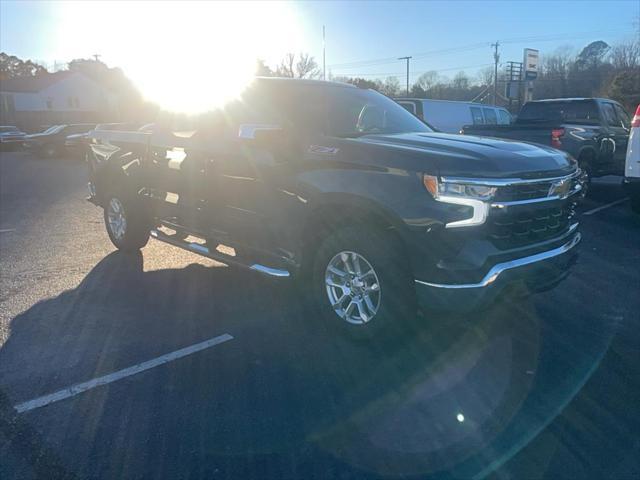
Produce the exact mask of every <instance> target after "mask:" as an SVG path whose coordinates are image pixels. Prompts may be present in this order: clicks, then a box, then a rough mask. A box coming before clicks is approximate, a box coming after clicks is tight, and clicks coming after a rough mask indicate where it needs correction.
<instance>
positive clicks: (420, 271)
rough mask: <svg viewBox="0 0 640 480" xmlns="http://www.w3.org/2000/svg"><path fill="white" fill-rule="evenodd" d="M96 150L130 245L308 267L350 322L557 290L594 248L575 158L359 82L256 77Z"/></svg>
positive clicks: (314, 285) (300, 270) (288, 271)
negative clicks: (231, 95) (188, 116)
mask: <svg viewBox="0 0 640 480" xmlns="http://www.w3.org/2000/svg"><path fill="white" fill-rule="evenodd" d="M89 146H90V151H89V152H88V158H87V160H88V165H89V177H90V183H89V190H90V193H91V196H90V200H91V201H92V202H94V203H95V204H97V205H99V206H101V207H103V208H104V219H105V225H106V228H107V232H108V234H109V237H110V238H111V240H112V242H113V243H114V245H115V246H116V247H117V248H119V249H122V250H137V249H139V248H142V247H143V246H144V245H145V244H146V243H147V241H148V239H149V237H150V236H151V237H153V238H156V239H158V240H161V241H163V242H166V243H169V244H172V245H174V246H177V247H181V248H184V249H187V250H189V251H191V252H195V253H198V254H200V255H204V256H207V257H210V258H213V259H216V260H219V261H221V262H223V263H227V264H230V265H237V266H240V267H245V268H248V269H250V270H252V271H255V272H259V273H262V274H265V275H269V276H273V277H295V278H297V280H298V282H297V283H298V284H299V286H300V287H301V289H302V291H303V292H305V293H309V294H310V295H311V296H312V297H313V298H314V301H315V303H316V305H317V306H318V308H319V311H320V312H321V314H322V315H321V316H322V317H323V318H325V319H326V321H327V322H328V324H329V325H336V326H339V327H338V328H344V329H347V330H348V331H350V332H354V331H359V332H363V331H369V332H370V331H371V329H374V330H377V329H378V328H379V327H381V326H384V325H387V326H392V325H399V324H402V323H403V321H404V320H405V319H409V318H413V319H415V318H416V316H415V315H414V313H415V310H416V303H417V302H416V301H418V302H419V303H420V304H421V305H422V306H423V307H425V309H426V311H429V310H430V309H431V308H434V307H444V308H448V309H458V310H469V309H472V308H475V307H477V306H478V305H482V304H486V303H487V302H489V301H491V299H493V298H495V296H496V295H497V294H498V293H499V292H500V291H501V290H502V289H503V288H504V287H505V286H507V285H513V284H520V285H528V286H529V287H531V289H533V290H538V289H543V288H549V287H550V286H552V285H554V284H556V283H557V282H558V281H559V280H560V279H562V278H564V277H565V276H566V274H567V273H568V272H569V267H570V265H571V263H572V261H573V259H574V258H575V255H576V248H575V246H576V245H577V244H578V242H579V241H580V233H579V232H578V230H577V225H578V224H577V221H576V218H575V217H574V212H573V207H574V200H575V195H574V194H575V193H577V192H578V191H580V188H581V186H580V184H579V181H578V176H579V173H580V172H579V169H578V168H577V165H576V163H575V161H574V160H572V159H571V158H570V157H569V156H568V155H567V154H565V153H563V152H560V151H558V150H555V149H552V148H549V147H543V146H534V145H529V144H524V143H518V142H512V141H505V140H498V139H486V138H479V137H468V136H462V135H451V134H441V133H436V132H433V131H432V130H431V129H430V128H429V127H428V126H427V125H425V124H424V123H423V122H421V121H420V120H418V119H417V118H416V117H414V116H413V115H411V114H410V113H409V112H407V111H406V110H405V109H404V108H402V107H401V106H400V105H398V104H397V103H395V102H393V101H392V100H391V99H389V98H387V97H385V96H383V95H381V94H379V93H377V92H374V91H371V90H363V89H359V88H356V87H353V86H350V85H344V84H338V83H332V82H321V81H310V80H287V79H274V78H271V79H268V78H262V79H256V80H255V82H254V83H253V84H252V85H251V86H250V87H249V88H248V89H247V91H246V92H245V93H244V94H243V95H242V97H241V98H240V99H239V100H238V101H235V102H232V103H231V104H229V105H228V106H227V107H225V108H224V109H223V110H221V111H220V112H215V113H212V114H210V115H208V116H203V117H202V118H201V119H199V120H197V121H196V122H195V124H194V125H192V126H191V127H190V128H189V129H184V128H176V127H172V126H171V125H164V126H163V125H161V124H156V125H155V126H154V127H153V129H152V131H151V132H112V131H94V132H91V134H90V138H89ZM355 334H356V335H360V333H355ZM367 335H368V334H367Z"/></svg>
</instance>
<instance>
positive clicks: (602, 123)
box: [461, 98, 631, 182]
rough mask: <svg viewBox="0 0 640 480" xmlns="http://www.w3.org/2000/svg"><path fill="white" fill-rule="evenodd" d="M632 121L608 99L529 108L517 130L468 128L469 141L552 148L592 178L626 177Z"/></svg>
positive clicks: (528, 105) (533, 104)
mask: <svg viewBox="0 0 640 480" xmlns="http://www.w3.org/2000/svg"><path fill="white" fill-rule="evenodd" d="M630 123H631V122H630V120H629V115H628V114H627V112H626V111H625V110H624V108H622V106H621V105H620V104H619V103H617V102H615V101H613V100H608V99H604V98H561V99H554V100H537V101H533V102H527V103H525V104H524V106H523V107H522V109H521V110H520V113H519V114H518V118H517V119H516V121H515V122H514V123H513V124H511V125H468V126H465V127H464V128H463V129H462V132H461V133H463V134H465V135H482V136H488V137H497V138H508V139H511V140H520V141H526V142H532V143H539V144H542V145H549V146H551V147H554V148H558V149H560V150H563V151H565V152H567V153H569V154H571V155H572V156H573V157H574V158H576V159H577V160H578V164H579V165H580V168H581V169H582V170H583V172H584V174H585V180H586V181H587V182H588V181H589V179H591V178H592V177H600V176H603V175H622V174H623V172H624V161H625V155H626V151H627V142H628V141H629V128H630Z"/></svg>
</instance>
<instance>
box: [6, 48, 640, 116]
mask: <svg viewBox="0 0 640 480" xmlns="http://www.w3.org/2000/svg"><path fill="white" fill-rule="evenodd" d="M541 58H542V61H541V64H540V66H539V72H538V78H537V79H536V80H535V81H534V89H533V95H534V98H535V99H541V98H562V97H608V98H612V99H614V100H617V101H619V102H620V103H622V104H623V105H624V106H625V107H626V108H627V110H628V111H630V112H633V111H635V108H636V106H637V105H638V104H640V39H634V40H632V41H627V42H622V43H619V44H616V45H613V46H611V45H608V44H607V43H606V42H604V41H601V40H598V41H595V42H591V43H589V44H588V45H586V46H585V47H584V48H583V49H582V50H580V51H579V52H578V53H575V52H573V51H572V49H571V48H570V47H561V48H558V49H557V50H556V51H554V52H552V53H550V54H543V55H542V56H541ZM67 69H68V70H69V71H77V72H82V73H83V74H85V75H87V76H89V77H90V78H92V79H94V80H96V81H97V82H99V83H101V84H102V85H104V86H105V87H106V88H108V89H109V90H111V91H113V92H114V93H117V94H118V95H119V97H120V98H121V100H122V101H121V102H119V103H120V105H121V107H120V109H121V112H120V116H121V117H122V118H123V119H125V120H127V121H137V120H139V119H140V120H142V119H145V118H149V116H150V115H152V114H153V112H157V111H158V107H157V106H155V105H153V104H151V103H149V102H145V101H144V100H143V98H142V95H141V94H140V92H139V91H138V90H137V89H136V88H135V86H134V85H133V84H132V82H131V81H130V80H129V79H128V78H127V77H126V76H125V74H124V72H123V71H122V70H121V69H119V68H109V67H108V66H107V65H105V64H104V63H103V62H101V61H99V60H93V59H82V58H79V59H74V60H72V61H71V62H69V63H68V65H67ZM255 73H256V75H259V76H277V77H290V78H321V77H322V70H321V68H320V67H319V65H318V63H317V61H316V60H315V58H314V57H313V56H311V55H309V54H307V53H298V54H294V53H288V54H286V55H285V56H284V57H283V58H282V60H281V61H280V63H279V64H277V65H275V66H274V67H270V66H268V65H267V64H266V63H265V62H264V61H263V60H258V61H257V64H256V69H255ZM47 74H49V73H48V71H47V69H46V68H45V67H44V66H42V65H39V64H38V63H36V62H33V61H31V60H21V59H19V58H17V57H16V56H13V55H8V54H6V53H4V52H2V53H0V81H1V80H4V79H7V78H17V77H34V76H38V75H47ZM328 79H329V80H335V81H342V82H347V83H351V84H354V85H356V86H358V87H361V88H372V89H374V90H377V91H379V92H381V93H383V94H385V95H387V96H390V97H398V96H404V95H405V94H406V93H407V92H406V91H405V88H406V87H404V81H403V82H401V80H400V79H399V78H398V77H396V76H390V77H387V78H386V79H384V80H382V79H366V78H362V77H357V76H344V75H334V74H332V73H331V72H328ZM403 80H404V79H403ZM506 83H507V80H506V78H505V73H504V72H502V73H499V75H498V86H499V92H501V93H499V95H498V103H499V104H501V105H508V104H509V102H508V100H507V99H506V98H505V95H504V91H505V86H506ZM492 91H493V67H488V68H485V69H483V70H480V71H479V72H478V73H477V74H476V75H475V76H474V77H471V76H469V75H468V74H467V73H466V72H464V71H460V72H458V73H456V74H455V75H454V76H453V77H452V78H449V77H447V76H444V75H442V74H440V73H439V72H438V71H435V70H433V71H427V72H425V73H422V74H421V75H420V76H419V77H418V78H417V79H416V80H415V81H414V82H413V83H412V84H411V85H410V89H409V92H408V94H409V96H412V97H417V98H432V99H442V100H460V101H475V102H488V101H490V100H491V93H492Z"/></svg>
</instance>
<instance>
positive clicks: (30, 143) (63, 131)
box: [24, 123, 96, 158]
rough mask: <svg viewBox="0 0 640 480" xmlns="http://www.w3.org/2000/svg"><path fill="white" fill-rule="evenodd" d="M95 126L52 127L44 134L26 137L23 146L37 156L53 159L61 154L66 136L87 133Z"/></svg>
mask: <svg viewBox="0 0 640 480" xmlns="http://www.w3.org/2000/svg"><path fill="white" fill-rule="evenodd" d="M95 126H96V125H95V124H89V123H82V124H73V125H53V126H51V127H49V128H48V129H46V130H45V131H44V132H41V133H34V134H33V135H27V136H26V137H25V142H24V145H25V147H26V148H27V149H29V150H31V151H33V152H34V153H35V154H36V155H38V156H42V157H48V158H51V157H55V156H58V155H61V154H62V153H63V151H64V147H65V142H66V140H67V136H69V135H72V134H84V133H87V132H88V131H89V130H93V128H95Z"/></svg>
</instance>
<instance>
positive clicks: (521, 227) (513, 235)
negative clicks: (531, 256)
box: [488, 203, 574, 249]
mask: <svg viewBox="0 0 640 480" xmlns="http://www.w3.org/2000/svg"><path fill="white" fill-rule="evenodd" d="M573 215H574V205H573V203H565V204H564V205H559V206H553V207H548V208H536V209H519V210H517V211H516V212H513V213H512V212H496V214H495V215H490V216H489V221H488V228H489V237H490V239H491V241H492V242H493V243H494V245H496V246H497V247H498V248H500V249H509V248H517V247H520V246H524V245H527V244H532V243H538V242H541V241H544V240H548V239H551V238H553V237H556V236H558V235H561V234H563V233H565V232H566V231H567V230H568V229H569V225H570V223H571V218H572V217H573Z"/></svg>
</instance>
